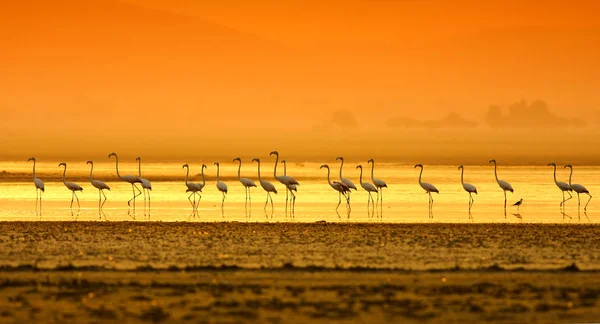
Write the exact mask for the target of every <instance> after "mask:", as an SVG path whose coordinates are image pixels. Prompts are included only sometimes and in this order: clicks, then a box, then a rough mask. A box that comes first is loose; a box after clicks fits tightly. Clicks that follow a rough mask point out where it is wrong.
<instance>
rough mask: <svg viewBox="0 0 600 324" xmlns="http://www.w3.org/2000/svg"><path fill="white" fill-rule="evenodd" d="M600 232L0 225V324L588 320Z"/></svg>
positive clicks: (599, 263)
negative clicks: (65, 323) (63, 323)
mask: <svg viewBox="0 0 600 324" xmlns="http://www.w3.org/2000/svg"><path fill="white" fill-rule="evenodd" d="M599 229H600V227H599V226H597V225H532V224H524V225H519V224H517V225H508V224H328V223H325V224H322V223H321V224H307V223H304V224H291V223H274V224H267V223H160V222H152V223H144V222H2V223H0V250H1V251H2V253H1V254H0V266H1V267H2V270H1V272H0V287H1V289H0V310H1V311H0V322H9V323H13V322H14V323H22V322H32V321H33V322H72V323H103V322H107V323H110V322H164V323H175V322H183V321H189V322H193V323H196V322H217V323H236V322H244V321H248V320H252V321H258V322H273V323H284V322H285V323H288V322H296V323H304V322H307V321H308V320H312V321H316V322H323V323H325V322H331V321H341V322H369V323H374V322H385V321H396V322H417V321H422V320H426V321H428V322H432V323H433V322H445V323H447V322H456V323H458V322H461V323H464V322H472V323H475V322H481V321H485V320H487V321H502V322H544V323H547V322H593V321H597V320H598V318H600V311H598V299H599V298H600V276H599V273H600V272H599V271H600V244H599V243H600V236H599V235H598V233H599Z"/></svg>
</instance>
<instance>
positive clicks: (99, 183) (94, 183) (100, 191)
mask: <svg viewBox="0 0 600 324" xmlns="http://www.w3.org/2000/svg"><path fill="white" fill-rule="evenodd" d="M86 164H89V165H90V166H91V169H90V182H91V183H92V186H94V187H95V188H96V189H98V210H102V207H104V203H105V202H106V194H105V193H104V191H103V190H104V189H106V190H108V191H110V187H109V186H108V185H107V184H106V183H104V182H102V181H100V180H94V179H92V172H93V171H94V162H93V161H87V162H86ZM102 195H104V201H102ZM100 202H102V203H100Z"/></svg>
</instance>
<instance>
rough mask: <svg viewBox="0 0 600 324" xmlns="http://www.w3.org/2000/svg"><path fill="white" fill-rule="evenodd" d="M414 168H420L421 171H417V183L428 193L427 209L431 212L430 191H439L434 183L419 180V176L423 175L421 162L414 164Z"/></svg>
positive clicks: (431, 198) (431, 200) (431, 199)
mask: <svg viewBox="0 0 600 324" xmlns="http://www.w3.org/2000/svg"><path fill="white" fill-rule="evenodd" d="M416 168H421V173H419V185H420V186H421V188H423V189H424V190H425V192H426V193H427V194H429V211H430V212H433V197H432V196H431V193H432V192H435V193H437V194H439V193H440V191H439V190H437V188H436V187H435V186H434V185H432V184H431V183H427V182H422V181H421V177H422V176H423V164H417V165H415V169H416Z"/></svg>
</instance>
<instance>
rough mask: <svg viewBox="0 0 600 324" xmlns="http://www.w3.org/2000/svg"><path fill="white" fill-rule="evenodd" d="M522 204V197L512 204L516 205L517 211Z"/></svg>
mask: <svg viewBox="0 0 600 324" xmlns="http://www.w3.org/2000/svg"><path fill="white" fill-rule="evenodd" d="M522 204H523V198H521V200H519V201H517V202H516V203H514V204H513V206H517V212H518V211H519V207H521V205H522Z"/></svg>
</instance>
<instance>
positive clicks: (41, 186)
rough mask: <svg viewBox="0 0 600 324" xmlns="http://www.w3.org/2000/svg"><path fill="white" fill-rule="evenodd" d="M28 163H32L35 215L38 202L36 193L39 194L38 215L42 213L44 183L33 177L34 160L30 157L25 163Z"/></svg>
mask: <svg viewBox="0 0 600 324" xmlns="http://www.w3.org/2000/svg"><path fill="white" fill-rule="evenodd" d="M29 161H33V184H34V185H35V209H36V213H37V206H38V205H37V201H38V193H39V197H40V198H39V199H40V213H41V212H42V192H44V191H45V190H46V189H45V187H44V181H42V180H41V179H38V178H37V177H36V176H35V158H34V157H30V158H29V159H27V162H29Z"/></svg>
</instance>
